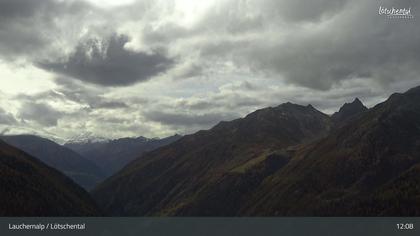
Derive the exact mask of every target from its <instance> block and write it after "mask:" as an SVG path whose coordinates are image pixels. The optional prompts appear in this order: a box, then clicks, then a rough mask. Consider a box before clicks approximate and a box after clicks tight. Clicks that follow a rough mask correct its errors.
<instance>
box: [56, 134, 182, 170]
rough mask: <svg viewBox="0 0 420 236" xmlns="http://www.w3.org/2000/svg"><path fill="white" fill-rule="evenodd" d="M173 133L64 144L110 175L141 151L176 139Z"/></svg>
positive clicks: (152, 148) (139, 154) (143, 151)
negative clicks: (161, 135) (150, 137)
mask: <svg viewBox="0 0 420 236" xmlns="http://www.w3.org/2000/svg"><path fill="white" fill-rule="evenodd" d="M180 137H181V136H179V135H174V136H171V137H167V138H163V139H148V138H145V137H138V138H121V139H115V140H108V141H103V140H98V141H93V140H89V141H88V142H74V141H73V142H68V143H66V144H65V145H64V146H65V147H67V148H70V149H72V150H74V151H75V152H77V153H79V154H80V155H82V156H84V157H86V158H87V159H89V160H90V161H92V162H93V163H95V164H96V165H97V166H99V167H101V168H102V169H103V170H104V171H105V173H106V174H107V175H108V176H110V175H112V174H114V173H116V172H117V171H118V170H120V169H121V168H123V167H124V166H125V165H126V164H127V163H129V162H131V161H133V160H134V159H136V158H138V157H140V156H141V155H142V154H143V153H145V152H149V151H152V150H154V149H156V148H158V147H161V146H164V145H167V144H169V143H172V142H174V141H176V140H178V139H179V138H180Z"/></svg>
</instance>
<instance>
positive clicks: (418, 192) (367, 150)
mask: <svg viewBox="0 0 420 236" xmlns="http://www.w3.org/2000/svg"><path fill="white" fill-rule="evenodd" d="M93 196H94V198H95V200H96V201H97V203H98V204H99V205H100V206H102V207H103V209H104V210H105V211H106V212H107V213H108V214H111V215H117V216H118V215H125V216H133V215H137V216H168V215H169V216H173V215H176V216H419V215H420V205H419V199H420V87H417V88H414V89H411V90H409V91H408V92H406V93H404V94H394V95H392V96H391V97H390V98H389V99H388V100H387V101H385V102H383V103H381V104H378V105H377V106H375V107H373V108H371V109H368V110H366V109H365V108H364V106H361V102H360V101H358V99H356V100H355V101H354V102H353V103H351V104H347V105H344V106H343V107H342V109H340V111H339V112H338V113H336V114H335V115H334V116H332V117H329V116H327V115H325V114H323V113H321V112H319V111H317V110H316V109H314V108H313V107H312V106H306V107H304V106H299V105H294V104H290V103H287V104H282V105H280V106H278V107H275V108H266V109H262V110H258V111H256V112H253V113H251V114H249V115H248V116H246V117H245V118H243V119H238V120H234V121H231V122H221V123H220V124H218V125H216V126H215V127H213V128H212V129H210V130H207V131H199V132H197V133H195V134H193V135H188V136H185V137H183V138H181V139H180V140H178V141H176V142H174V143H172V144H170V145H167V146H165V147H162V148H159V149H157V150H155V151H152V152H150V153H148V154H146V155H145V156H143V158H142V159H141V160H136V161H133V162H132V163H130V164H128V165H127V166H126V167H125V168H124V169H123V170H121V171H120V172H118V173H117V174H115V175H114V176H112V177H110V178H109V179H107V180H106V181H105V182H104V183H102V184H101V185H99V186H98V187H97V188H95V190H94V191H93Z"/></svg>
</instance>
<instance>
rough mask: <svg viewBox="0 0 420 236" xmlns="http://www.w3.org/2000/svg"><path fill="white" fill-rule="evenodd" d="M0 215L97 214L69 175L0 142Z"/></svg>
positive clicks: (92, 203) (92, 202) (94, 205)
mask: <svg viewBox="0 0 420 236" xmlns="http://www.w3.org/2000/svg"><path fill="white" fill-rule="evenodd" d="M0 193H1V194H0V202H1V203H2V206H1V207H0V216H99V215H100V214H101V213H100V212H99V211H98V209H97V207H96V204H95V203H94V201H93V200H92V199H91V197H90V196H89V194H88V193H87V192H86V191H84V190H83V189H82V188H81V187H79V186H78V185H77V184H75V183H74V182H73V181H72V180H70V179H69V178H68V177H66V176H64V175H63V174H61V173H60V172H58V171H56V170H55V169H53V168H51V167H48V166H47V165H45V164H43V163H42V162H41V161H39V160H37V159H36V158H34V157H31V156H29V155H28V154H26V153H24V152H23V151H20V150H18V149H16V148H14V147H12V146H10V145H8V144H6V143H4V142H3V141H0Z"/></svg>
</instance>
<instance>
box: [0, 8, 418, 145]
mask: <svg viewBox="0 0 420 236" xmlns="http://www.w3.org/2000/svg"><path fill="white" fill-rule="evenodd" d="M380 6H383V7H396V8H399V7H401V8H404V7H405V8H411V12H412V14H413V15H414V17H413V18H409V19H394V18H388V17H386V16H384V15H380V14H379V13H378V9H379V7H380ZM419 10H420V8H419V3H418V1H415V0H381V1H364V0H355V1H350V0H338V1H326V0H313V1H303V0H244V1H236V0H215V1H205V2H203V1H201V2H197V1H190V0H169V1H168V0H157V1H156V0H155V1H152V0H137V1H128V2H127V3H126V4H119V5H105V3H104V2H102V3H100V4H99V2H98V1H83V0H72V1H59V0H45V1H32V0H13V1H11V0H4V1H0V95H1V96H0V98H1V100H0V130H3V129H4V128H7V129H4V130H6V131H7V132H13V130H41V131H42V132H43V133H45V134H51V135H56V136H60V137H63V138H70V137H72V136H77V135H78V134H80V133H81V132H89V133H94V134H97V135H100V136H107V137H121V136H138V135H143V136H165V135H171V134H173V133H175V132H177V133H190V132H194V131H197V130H199V129H206V128H209V127H211V126H213V125H215V124H217V123H218V122H219V121H221V120H230V119H234V118H237V117H240V116H244V115H245V114H247V113H249V112H252V111H253V110H255V109H259V108H262V107H266V106H275V105H277V104H279V103H282V102H287V101H291V102H295V103H300V104H303V105H305V104H308V103H312V105H314V106H315V107H317V108H319V109H321V110H323V111H324V112H327V113H332V112H334V111H335V110H336V109H338V107H339V106H340V105H341V104H342V103H344V102H348V101H352V100H353V99H354V97H359V98H361V99H362V100H363V101H364V102H365V103H367V105H369V106H372V105H374V104H375V103H377V102H380V101H382V100H383V99H385V98H386V97H387V96H389V95H390V93H391V92H394V91H400V92H401V91H404V90H406V89H408V88H410V87H413V86H416V85H419V84H420V77H419V76H418V75H419V74H420V66H419V65H420V56H419V55H420V46H419V44H418V42H420V28H419V27H418V25H419V16H418V11H419ZM39 71H42V72H43V73H40V72H39ZM1 88H13V90H6V89H1ZM6 108H7V109H6Z"/></svg>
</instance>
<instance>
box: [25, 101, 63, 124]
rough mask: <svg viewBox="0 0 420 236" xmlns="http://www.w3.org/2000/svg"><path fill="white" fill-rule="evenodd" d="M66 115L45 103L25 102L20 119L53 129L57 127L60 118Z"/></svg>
mask: <svg viewBox="0 0 420 236" xmlns="http://www.w3.org/2000/svg"><path fill="white" fill-rule="evenodd" d="M64 115H65V113H64V112H61V111H58V110H56V109H54V108H53V107H51V106H50V105H48V104H45V103H37V102H25V103H23V104H22V106H21V108H20V111H19V114H18V117H19V118H20V119H23V120H28V121H35V122H36V123H38V124H40V125H43V126H46V127H51V126H56V125H57V122H58V120H59V119H60V118H62V117H63V116H64Z"/></svg>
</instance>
